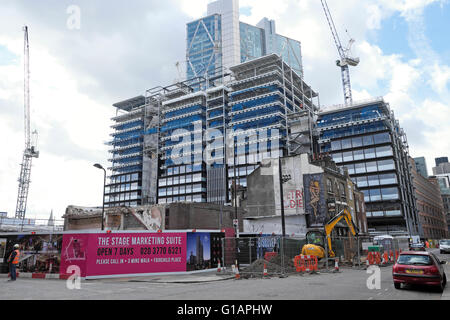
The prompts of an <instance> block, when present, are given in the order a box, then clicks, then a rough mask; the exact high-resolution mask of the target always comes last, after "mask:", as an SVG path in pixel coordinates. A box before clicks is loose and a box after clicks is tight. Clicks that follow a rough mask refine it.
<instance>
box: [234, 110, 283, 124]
mask: <svg viewBox="0 0 450 320" xmlns="http://www.w3.org/2000/svg"><path fill="white" fill-rule="evenodd" d="M277 111H279V112H281V113H283V114H284V108H282V107H280V106H271V107H265V108H262V109H258V110H251V111H247V112H243V113H239V114H235V115H234V116H232V120H231V121H232V122H235V121H240V120H245V119H248V118H253V117H259V116H263V115H266V114H270V113H275V112H277Z"/></svg>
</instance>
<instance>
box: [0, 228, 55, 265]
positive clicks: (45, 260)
mask: <svg viewBox="0 0 450 320" xmlns="http://www.w3.org/2000/svg"><path fill="white" fill-rule="evenodd" d="M62 238H63V237H62V235H61V234H44V235H14V236H11V237H8V241H7V245H6V255H9V254H10V253H11V252H12V250H13V246H14V245H15V244H19V246H20V250H21V258H20V265H19V272H34V273H59V271H60V262H61V248H62ZM5 258H6V259H7V258H8V257H5ZM5 262H6V261H5Z"/></svg>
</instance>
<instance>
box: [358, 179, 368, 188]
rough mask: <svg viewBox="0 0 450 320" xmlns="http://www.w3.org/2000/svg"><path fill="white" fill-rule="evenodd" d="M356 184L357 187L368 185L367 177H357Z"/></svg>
mask: <svg viewBox="0 0 450 320" xmlns="http://www.w3.org/2000/svg"><path fill="white" fill-rule="evenodd" d="M356 184H357V185H358V188H361V187H367V186H368V183H367V177H357V178H356Z"/></svg>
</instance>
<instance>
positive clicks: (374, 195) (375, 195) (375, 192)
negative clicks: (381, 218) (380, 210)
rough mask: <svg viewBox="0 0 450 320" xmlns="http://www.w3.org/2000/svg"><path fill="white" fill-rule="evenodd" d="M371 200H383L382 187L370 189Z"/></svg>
mask: <svg viewBox="0 0 450 320" xmlns="http://www.w3.org/2000/svg"><path fill="white" fill-rule="evenodd" d="M369 195H370V201H379V200H381V192H380V189H370V190H369Z"/></svg>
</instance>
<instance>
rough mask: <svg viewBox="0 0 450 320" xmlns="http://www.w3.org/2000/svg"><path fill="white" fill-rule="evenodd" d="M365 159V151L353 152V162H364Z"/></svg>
mask: <svg viewBox="0 0 450 320" xmlns="http://www.w3.org/2000/svg"><path fill="white" fill-rule="evenodd" d="M363 159H364V150H355V151H353V160H355V161H357V160H363Z"/></svg>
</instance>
